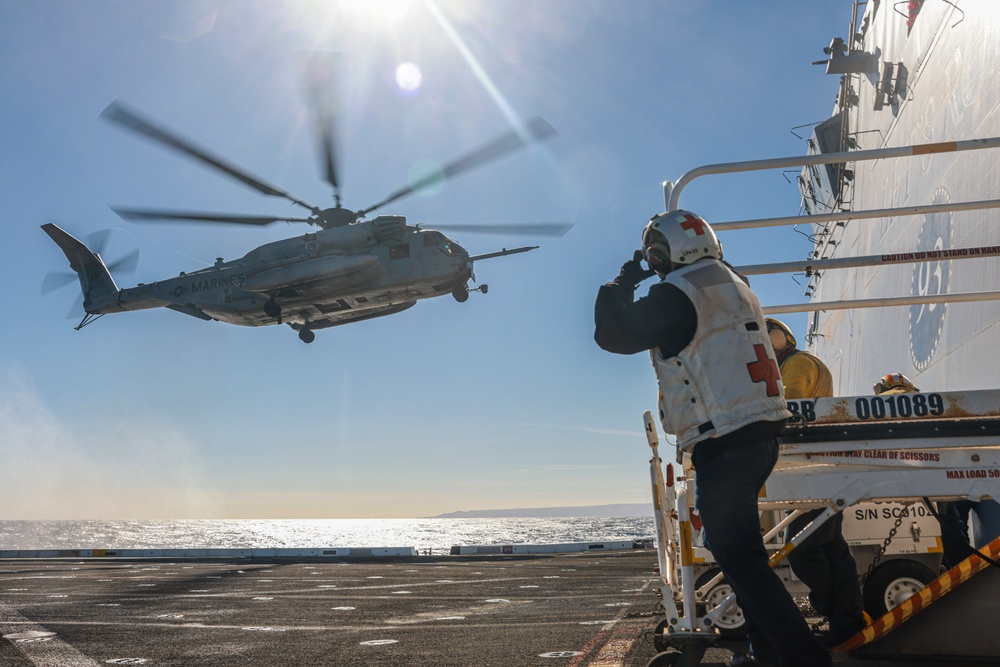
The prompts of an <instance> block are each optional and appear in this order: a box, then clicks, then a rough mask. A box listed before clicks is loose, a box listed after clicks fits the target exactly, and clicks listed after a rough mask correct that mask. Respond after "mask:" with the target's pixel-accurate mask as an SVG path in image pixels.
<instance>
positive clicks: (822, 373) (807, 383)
mask: <svg viewBox="0 0 1000 667" xmlns="http://www.w3.org/2000/svg"><path fill="white" fill-rule="evenodd" d="M780 370H781V383H782V385H784V388H785V398H820V397H823V396H833V376H832V375H830V371H829V369H827V367H826V366H825V365H823V362H821V361H820V360H819V359H817V358H816V357H814V356H813V355H811V354H809V353H805V352H798V353H796V354H793V355H792V356H790V357H788V358H787V359H785V361H784V363H782V364H781V369H780Z"/></svg>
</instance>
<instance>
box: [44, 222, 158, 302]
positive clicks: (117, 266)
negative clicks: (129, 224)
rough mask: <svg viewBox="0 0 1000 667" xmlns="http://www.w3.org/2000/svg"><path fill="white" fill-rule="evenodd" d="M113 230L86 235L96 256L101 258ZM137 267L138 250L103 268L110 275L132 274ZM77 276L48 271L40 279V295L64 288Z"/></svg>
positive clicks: (103, 230) (74, 273)
mask: <svg viewBox="0 0 1000 667" xmlns="http://www.w3.org/2000/svg"><path fill="white" fill-rule="evenodd" d="M112 231H114V230H113V229H100V230H98V231H96V232H92V233H90V234H87V245H88V246H89V247H90V248H91V249H92V250H93V251H94V252H95V253H97V254H98V255H101V256H102V257H103V255H104V250H105V248H106V247H107V245H108V240H109V239H110V238H111V232H112ZM138 265H139V250H138V249H136V250H133V251H132V252H130V253H128V254H126V255H124V256H122V257H120V258H119V259H116V260H115V261H113V262H111V263H106V264H105V266H107V267H108V271H110V272H111V273H134V272H135V270H136V267H138ZM77 278H78V276H77V274H76V272H75V271H49V272H48V273H46V274H45V277H44V278H42V294H43V295H45V294H48V293H49V292H53V291H55V290H57V289H59V288H61V287H65V286H66V285H69V284H70V283H73V282H76V281H77Z"/></svg>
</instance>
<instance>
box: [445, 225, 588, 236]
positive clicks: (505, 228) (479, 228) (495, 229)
mask: <svg viewBox="0 0 1000 667" xmlns="http://www.w3.org/2000/svg"><path fill="white" fill-rule="evenodd" d="M572 227H573V225H572V224H571V223H568V222H536V223H525V224H508V225H434V229H447V230H451V231H456V232H472V233H481V234H526V235H530V236H564V235H565V234H566V232H568V231H569V230H570V229H571V228H572Z"/></svg>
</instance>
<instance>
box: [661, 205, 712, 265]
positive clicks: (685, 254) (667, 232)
mask: <svg viewBox="0 0 1000 667" xmlns="http://www.w3.org/2000/svg"><path fill="white" fill-rule="evenodd" d="M642 254H643V256H645V258H646V263H647V264H649V267H650V268H651V269H653V270H654V271H656V272H657V273H663V274H665V273H669V272H670V271H671V269H673V268H674V267H675V266H676V265H680V266H685V265H688V264H691V263H692V262H694V261H696V260H699V259H701V258H702V257H714V258H715V259H722V246H721V245H720V244H719V239H718V238H716V236H715V232H713V231H712V228H711V227H709V225H708V223H707V222H705V221H704V220H703V219H702V218H701V217H700V216H698V215H695V214H694V213H692V212H690V211H682V210H677V211H667V212H666V213H660V214H659V215H655V216H653V217H652V218H651V219H650V221H649V224H648V225H646V228H645V229H643V230H642Z"/></svg>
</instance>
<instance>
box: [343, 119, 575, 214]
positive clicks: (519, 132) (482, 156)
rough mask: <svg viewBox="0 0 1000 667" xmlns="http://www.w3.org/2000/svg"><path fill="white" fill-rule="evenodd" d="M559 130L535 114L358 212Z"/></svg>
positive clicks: (476, 165) (360, 212) (461, 171)
mask: <svg viewBox="0 0 1000 667" xmlns="http://www.w3.org/2000/svg"><path fill="white" fill-rule="evenodd" d="M555 134H556V130H555V128H554V127H552V126H551V125H549V123H548V121H546V120H545V119H544V118H540V117H535V118H533V119H532V120H530V121H529V122H528V123H526V124H525V125H524V127H523V128H519V129H516V130H512V131H510V132H508V133H506V134H504V135H502V136H500V137H498V138H497V139H494V140H493V141H491V142H490V143H488V144H486V145H484V146H482V147H481V148H478V149H476V150H474V151H472V152H471V153H469V154H467V155H464V156H462V157H460V158H458V159H456V160H454V161H452V162H450V163H448V164H447V165H445V166H444V167H442V169H441V171H440V172H439V173H434V174H431V175H428V176H426V177H425V178H422V179H420V180H419V181H417V182H416V183H413V184H411V185H408V186H406V187H405V188H400V189H399V190H397V191H396V192H394V193H392V194H391V195H389V196H388V197H386V198H385V199H383V200H382V201H380V202H378V203H377V204H374V205H372V206H369V207H368V208H366V209H364V210H363V211H358V215H359V216H364V215H366V214H367V213H370V212H372V211H374V210H375V209H377V208H379V207H382V206H385V205H386V204H389V203H391V202H394V201H396V200H397V199H400V198H402V197H405V196H407V195H409V194H412V193H414V192H416V191H417V190H420V189H421V188H424V187H426V186H428V185H431V184H433V183H435V182H437V181H438V180H440V179H441V178H449V177H451V176H457V175H458V174H461V173H463V172H466V171H469V170H470V169H475V168H476V167H480V166H482V165H484V164H486V163H488V162H492V161H493V160H496V159H498V158H501V157H503V156H504V155H507V154H508V153H511V152H513V151H516V150H518V149H519V148H525V147H526V146H528V144H529V143H530V142H531V140H533V139H534V140H541V139H546V138H548V137H551V136H553V135H555Z"/></svg>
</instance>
